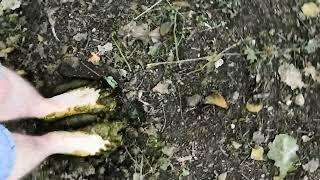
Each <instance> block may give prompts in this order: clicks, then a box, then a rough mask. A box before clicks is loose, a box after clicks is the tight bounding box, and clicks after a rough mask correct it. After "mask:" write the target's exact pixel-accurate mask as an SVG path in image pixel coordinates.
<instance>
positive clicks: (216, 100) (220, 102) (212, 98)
mask: <svg viewBox="0 0 320 180" xmlns="http://www.w3.org/2000/svg"><path fill="white" fill-rule="evenodd" d="M204 103H205V104H211V105H216V106H219V107H221V108H224V109H227V108H228V104H227V102H226V100H225V99H224V97H223V96H221V95H220V94H219V93H212V94H211V95H209V96H207V97H206V99H205V101H204Z"/></svg>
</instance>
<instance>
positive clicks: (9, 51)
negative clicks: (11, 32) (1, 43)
mask: <svg viewBox="0 0 320 180" xmlns="http://www.w3.org/2000/svg"><path fill="white" fill-rule="evenodd" d="M13 51H14V47H8V48H5V49H2V50H1V52H3V53H6V54H9V53H11V52H13Z"/></svg>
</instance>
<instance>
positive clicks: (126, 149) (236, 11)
mask: <svg viewBox="0 0 320 180" xmlns="http://www.w3.org/2000/svg"><path fill="white" fill-rule="evenodd" d="M306 2H308V1H306V0H295V1H293V0H211V1H207V0H193V1H188V2H186V1H171V0H168V1H166V0H162V1H154V0H149V1H142V0H134V1H126V0H109V1H103V0H80V1H74V0H61V1H59V0H52V1H45V0H38V1H23V4H22V5H21V7H20V8H19V9H18V10H15V11H11V12H8V13H6V14H5V15H4V16H3V17H0V23H1V28H0V41H3V42H6V39H7V38H8V37H12V36H15V35H20V37H19V38H18V39H19V40H17V43H16V44H14V45H13V46H14V47H15V50H14V51H13V52H11V53H9V54H8V57H7V58H0V62H1V63H2V64H3V65H6V66H9V67H10V68H13V69H15V70H24V71H25V73H26V75H25V78H27V79H28V80H29V81H30V82H32V84H33V85H34V86H35V87H37V89H39V91H40V92H41V93H42V94H43V95H44V96H46V97H50V96H53V95H55V94H56V92H55V91H54V90H55V89H56V87H58V86H59V85H61V84H64V83H67V82H70V81H75V80H81V81H90V82H92V81H96V82H98V83H100V84H103V83H104V84H105V82H104V81H103V80H102V77H107V76H112V77H113V78H114V79H115V80H116V81H117V82H118V83H119V87H118V88H117V89H115V91H116V94H117V96H118V97H119V101H121V109H120V110H119V112H118V113H119V114H118V115H117V117H118V118H120V119H121V118H125V119H129V125H128V127H127V128H126V129H125V130H124V132H123V136H124V139H125V140H124V145H123V147H120V148H119V149H117V150H116V151H114V152H113V153H112V154H111V155H109V156H107V155H101V156H97V157H91V158H77V157H69V156H61V155H56V156H52V157H50V158H49V159H48V160H46V161H45V162H44V163H43V164H41V166H40V167H39V168H37V169H36V170H35V171H34V172H32V173H31V174H30V175H29V176H28V177H26V178H25V179H141V178H140V176H142V175H143V176H144V178H145V179H217V178H218V176H219V175H221V174H223V173H226V172H227V178H226V179H227V180H233V179H234V180H238V179H244V180H249V179H261V180H263V179H272V178H273V177H274V176H277V175H278V174H279V170H278V168H277V167H276V166H274V161H272V160H268V159H267V157H266V153H267V152H268V144H269V143H270V142H272V141H273V139H274V138H275V136H276V135H278V134H289V135H290V136H292V137H294V138H295V139H296V140H297V144H298V145H299V150H298V152H297V154H298V157H299V161H298V162H297V163H296V167H297V169H296V170H294V171H293V172H291V173H289V174H288V175H287V177H286V179H311V180H313V179H314V180H316V179H320V170H319V169H318V170H316V171H315V172H308V171H307V170H305V169H304V168H303V167H302V165H305V164H306V163H308V162H309V161H310V160H312V159H316V158H320V157H319V156H320V146H319V143H320V140H319V139H320V135H319V130H320V120H319V119H320V113H319V112H320V111H319V109H320V101H319V100H320V86H319V83H318V82H316V81H315V80H313V79H312V78H311V77H307V76H303V82H304V83H305V84H306V86H305V87H302V88H297V89H294V90H292V89H291V88H290V87H289V86H288V85H287V84H286V83H284V82H283V81H281V78H280V76H279V73H278V69H279V67H280V65H281V64H283V63H289V64H293V65H294V66H295V67H296V68H298V69H299V70H302V69H304V68H305V67H306V66H307V64H308V63H311V64H312V65H313V66H315V67H317V66H318V67H319V58H320V50H319V47H320V46H317V47H315V48H314V51H313V50H310V51H312V52H309V51H308V50H307V48H306V47H308V42H310V41H309V40H311V39H315V40H318V41H317V42H318V43H319V42H320V41H319V40H320V39H319V38H320V36H319V31H318V29H319V28H320V22H319V20H320V19H319V16H317V17H314V18H308V17H305V16H304V15H303V14H302V12H301V7H302V5H303V4H304V3H306ZM149 7H151V8H150V9H149V10H148V8H149ZM13 13H15V14H13ZM130 22H131V23H132V22H136V25H134V24H131V26H126V25H128V24H129V23H130ZM158 27H161V29H160V34H159V31H157V30H155V29H156V28H158ZM158 30H159V29H158ZM150 31H151V32H150ZM146 32H147V33H146ZM107 43H111V44H112V49H110V48H109V49H107V50H106V52H105V53H101V52H100V51H99V49H98V45H101V46H103V45H105V44H107ZM250 52H251V53H250ZM252 52H253V53H252ZM91 53H95V54H98V55H99V56H100V60H99V62H98V63H99V64H93V63H92V62H88V59H89V58H90V57H91ZM99 53H100V54H99ZM219 53H220V54H219ZM219 55H221V56H219ZM218 56H219V58H217V59H222V60H223V63H221V64H220V65H221V66H218V65H217V63H215V64H214V63H213V62H210V61H209V60H208V59H210V57H213V58H216V57H218ZM203 57H204V58H203ZM217 59H214V60H217ZM91 60H92V59H91ZM185 60H186V61H185ZM176 61H178V62H180V61H181V62H180V63H177V62H176ZM182 61H183V62H182ZM157 62H167V64H151V63H157ZM220 62H221V61H220ZM201 68H202V69H201ZM212 92H216V93H217V92H218V93H219V94H221V96H223V97H224V99H225V100H226V102H227V103H228V108H222V107H219V106H214V105H212V104H205V103H204V101H205V100H204V99H205V97H207V96H208V95H210V94H211V93H212ZM300 93H301V94H302V96H303V97H304V100H305V102H304V104H301V105H300V106H299V105H297V104H299V103H297V102H295V97H296V96H297V95H299V94H300ZM249 102H259V103H260V104H262V105H263V109H262V110H261V111H259V112H257V113H252V112H248V110H247V109H246V104H247V103H249ZM9 126H10V127H11V128H12V129H14V130H16V131H20V132H28V133H31V134H41V133H44V132H45V131H46V130H44V129H43V125H42V123H40V122H38V121H33V120H30V121H24V122H20V123H15V124H13V125H9ZM255 132H260V134H262V135H263V140H262V142H260V146H261V147H263V149H264V151H265V153H264V160H262V161H257V160H253V159H252V158H251V157H250V154H251V150H252V148H253V147H255V145H256V144H257V142H256V140H254V139H253V134H254V133H255ZM305 138H307V140H305ZM164 149H165V150H164ZM220 178H222V177H221V176H220ZM221 180H223V179H221Z"/></svg>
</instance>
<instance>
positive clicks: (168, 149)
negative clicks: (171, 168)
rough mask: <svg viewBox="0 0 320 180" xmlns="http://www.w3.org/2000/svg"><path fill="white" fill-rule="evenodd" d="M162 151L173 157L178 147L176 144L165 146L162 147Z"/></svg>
mask: <svg viewBox="0 0 320 180" xmlns="http://www.w3.org/2000/svg"><path fill="white" fill-rule="evenodd" d="M161 151H162V153H163V154H165V155H167V156H168V157H169V158H171V157H172V156H173V154H174V152H175V151H176V148H175V147H174V146H165V147H163V148H162V149H161Z"/></svg>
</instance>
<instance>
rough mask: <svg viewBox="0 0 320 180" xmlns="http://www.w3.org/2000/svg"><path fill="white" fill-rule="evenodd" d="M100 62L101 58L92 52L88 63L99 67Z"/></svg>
mask: <svg viewBox="0 0 320 180" xmlns="http://www.w3.org/2000/svg"><path fill="white" fill-rule="evenodd" d="M99 61H100V57H99V56H98V55H97V54H96V53H94V52H92V53H91V57H90V58H89V59H88V62H91V63H92V64H94V65H99Z"/></svg>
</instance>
